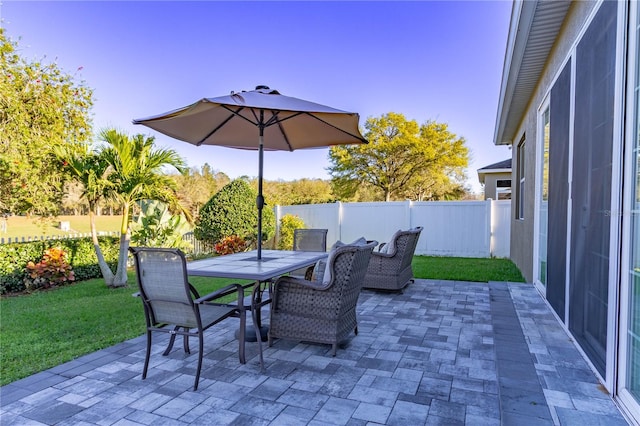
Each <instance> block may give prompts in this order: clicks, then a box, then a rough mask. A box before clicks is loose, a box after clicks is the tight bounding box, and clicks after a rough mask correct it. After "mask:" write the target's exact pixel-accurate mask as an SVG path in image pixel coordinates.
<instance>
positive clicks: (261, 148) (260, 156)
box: [256, 110, 264, 260]
mask: <svg viewBox="0 0 640 426" xmlns="http://www.w3.org/2000/svg"><path fill="white" fill-rule="evenodd" d="M263 154H264V111H263V110H260V140H259V145H258V197H257V198H256V205H257V206H258V260H262V208H263V207H264V197H263V196H262V164H263Z"/></svg>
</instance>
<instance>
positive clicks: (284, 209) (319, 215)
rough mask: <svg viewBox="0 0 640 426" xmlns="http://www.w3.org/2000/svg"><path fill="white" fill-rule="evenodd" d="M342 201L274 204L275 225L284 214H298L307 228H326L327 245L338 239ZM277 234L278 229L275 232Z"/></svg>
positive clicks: (278, 223)
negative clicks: (293, 204)
mask: <svg viewBox="0 0 640 426" xmlns="http://www.w3.org/2000/svg"><path fill="white" fill-rule="evenodd" d="M341 204H342V203H340V202H337V203H331V204H304V205H297V206H276V209H275V210H276V226H277V227H279V226H280V218H282V216H284V215H286V214H291V215H296V216H299V217H300V218H301V219H302V220H303V221H304V224H305V227H307V228H314V229H315V228H318V229H328V230H329V232H327V247H331V245H332V244H333V243H334V242H336V241H337V240H339V239H340V229H341V227H340V206H341ZM276 234H277V235H279V229H278V232H277V233H276Z"/></svg>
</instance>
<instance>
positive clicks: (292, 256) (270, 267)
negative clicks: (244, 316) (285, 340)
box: [187, 250, 327, 369]
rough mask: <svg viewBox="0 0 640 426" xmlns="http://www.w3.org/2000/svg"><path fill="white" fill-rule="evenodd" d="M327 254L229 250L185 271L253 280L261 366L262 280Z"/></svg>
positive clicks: (196, 263) (192, 273) (315, 260)
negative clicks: (258, 252) (258, 255)
mask: <svg viewBox="0 0 640 426" xmlns="http://www.w3.org/2000/svg"><path fill="white" fill-rule="evenodd" d="M326 257H327V253H326V252H312V251H291V250H262V259H261V260H258V257H257V250H252V251H248V252H243V253H234V254H228V255H225V256H217V257H212V258H209V259H203V260H196V261H193V262H189V263H187V274H189V275H193V276H203V277H216V278H233V279H239V280H251V281H253V284H251V286H253V290H252V293H251V318H252V320H253V325H254V327H255V332H256V339H257V341H258V351H259V353H260V367H261V368H262V369H264V360H263V357H262V336H261V327H262V321H261V317H262V315H261V313H260V310H261V308H262V306H264V305H267V304H269V303H271V299H270V298H267V299H265V300H262V291H263V290H262V283H265V282H269V281H270V280H271V279H272V278H275V277H279V276H280V275H284V274H286V273H288V272H291V271H295V270H296V269H300V268H304V267H307V266H311V265H313V264H314V263H316V262H317V261H318V260H320V259H324V258H326Z"/></svg>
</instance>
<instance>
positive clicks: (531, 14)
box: [493, 0, 572, 145]
mask: <svg viewBox="0 0 640 426" xmlns="http://www.w3.org/2000/svg"><path fill="white" fill-rule="evenodd" d="M571 4H572V2H571V1H570V0H557V1H556V0H525V1H521V0H517V1H515V2H514V3H513V8H512V10H511V22H510V24H509V35H508V37H507V48H506V51H505V60H504V68H503V72H502V82H501V85H500V98H499V99H498V110H497V115H496V126H495V133H494V138H493V142H494V144H495V145H506V144H512V143H513V142H514V139H515V138H516V137H517V135H516V132H517V131H518V127H519V125H520V123H521V122H522V118H523V117H524V115H525V114H526V113H527V109H528V105H529V102H530V100H531V97H532V96H534V94H535V90H536V87H537V84H538V82H539V81H540V77H541V75H542V73H543V72H544V69H545V65H546V64H547V61H548V59H549V55H550V53H551V51H552V49H553V46H554V44H555V42H556V40H557V38H558V34H559V33H560V31H561V29H562V25H563V23H564V20H565V17H566V16H567V13H568V10H569V8H570V7H571Z"/></svg>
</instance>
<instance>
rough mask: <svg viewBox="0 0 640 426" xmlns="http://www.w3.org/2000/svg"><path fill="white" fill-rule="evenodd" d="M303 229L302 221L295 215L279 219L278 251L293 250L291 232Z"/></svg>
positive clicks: (287, 215)
mask: <svg viewBox="0 0 640 426" xmlns="http://www.w3.org/2000/svg"><path fill="white" fill-rule="evenodd" d="M300 228H304V221H303V220H302V219H301V218H300V217H299V216H296V215H292V214H286V215H284V216H282V218H281V219H280V236H279V238H278V250H293V231H294V230H296V229H300Z"/></svg>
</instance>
